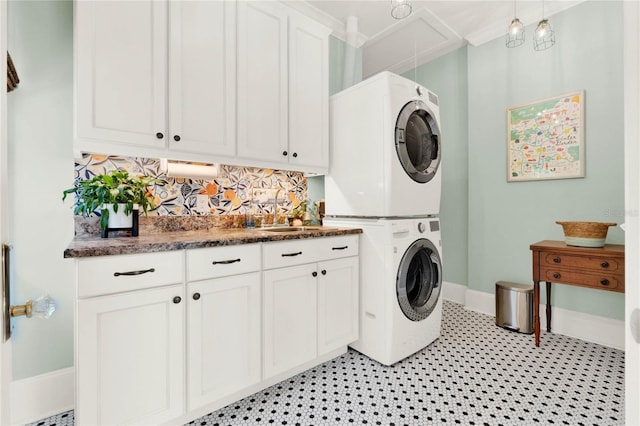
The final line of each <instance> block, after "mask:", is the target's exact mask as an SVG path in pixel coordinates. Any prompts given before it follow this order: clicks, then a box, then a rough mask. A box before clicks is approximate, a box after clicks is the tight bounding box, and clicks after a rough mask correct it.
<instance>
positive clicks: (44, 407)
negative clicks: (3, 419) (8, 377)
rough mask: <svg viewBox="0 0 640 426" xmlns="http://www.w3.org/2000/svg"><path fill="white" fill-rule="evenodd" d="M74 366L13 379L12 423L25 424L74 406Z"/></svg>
mask: <svg viewBox="0 0 640 426" xmlns="http://www.w3.org/2000/svg"><path fill="white" fill-rule="evenodd" d="M74 376H75V374H74V369H73V368H64V369H62V370H56V371H52V372H50V373H46V374H41V375H39V376H34V377H29V378H26V379H22V380H15V381H13V382H11V424H12V425H23V424H25V423H31V422H34V421H36V420H40V419H43V418H45V417H49V416H53V415H55V414H60V413H62V412H65V411H69V410H72V409H73V407H74Z"/></svg>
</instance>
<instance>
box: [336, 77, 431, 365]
mask: <svg viewBox="0 0 640 426" xmlns="http://www.w3.org/2000/svg"><path fill="white" fill-rule="evenodd" d="M330 105H331V168H330V171H329V174H328V175H327V176H326V177H325V200H326V203H325V209H326V215H325V220H324V224H325V225H328V226H350V227H358V228H362V229H363V235H362V237H361V245H360V265H361V266H360V338H359V340H358V341H356V342H355V343H353V344H352V345H351V346H352V347H353V348H354V349H356V350H357V351H359V352H362V353H363V354H365V355H367V356H369V357H370V358H372V359H375V360H376V361H378V362H380V363H382V364H385V365H392V364H394V363H396V362H398V361H400V360H401V359H403V358H406V357H407V356H409V355H411V354H413V353H415V352H417V351H420V350H421V349H423V348H425V347H426V346H428V345H429V344H430V343H432V342H433V341H434V340H436V339H437V338H438V336H439V335H440V321H441V318H442V297H441V290H442V255H441V239H440V221H439V219H438V215H439V213H440V194H441V187H442V185H441V168H440V163H441V158H442V150H441V138H440V123H439V121H440V113H439V108H438V97H437V96H436V95H435V94H433V93H432V92H430V91H429V90H427V89H426V88H424V87H422V86H420V85H418V84H416V83H415V82H413V81H410V80H407V79H405V78H403V77H400V76H398V75H395V74H392V73H389V72H383V73H380V74H377V75H375V76H373V77H371V78H369V79H367V80H365V81H362V82H360V83H359V84H357V85H355V86H353V87H351V88H349V89H346V90H344V91H343V92H340V93H338V94H336V95H334V96H332V97H331V103H330Z"/></svg>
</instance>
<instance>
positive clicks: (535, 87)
mask: <svg viewBox="0 0 640 426" xmlns="http://www.w3.org/2000/svg"><path fill="white" fill-rule="evenodd" d="M550 22H551V24H552V25H553V28H554V29H555V31H556V45H555V46H553V47H552V48H551V49H548V50H546V51H542V52H536V51H534V50H533V45H532V40H531V38H532V34H533V27H532V26H529V27H527V28H526V31H527V33H526V34H527V40H526V42H525V44H524V45H522V46H520V47H518V48H515V49H507V48H506V47H505V45H504V40H503V38H499V39H496V40H494V41H491V42H489V43H486V44H483V45H481V46H478V47H469V48H468V72H469V82H468V86H469V171H468V178H469V246H468V254H469V266H468V286H469V288H470V289H471V290H477V291H481V292H487V293H493V291H494V285H495V282H496V281H499V280H507V281H516V282H522V283H529V282H531V253H530V251H529V245H530V244H532V243H535V242H537V241H539V240H544V239H553V240H562V239H563V238H564V237H563V233H562V229H561V227H560V226H559V225H557V224H555V221H556V220H586V221H604V222H617V223H621V222H622V221H623V220H624V175H623V173H624V163H623V154H624V153H623V78H622V77H623V76H622V72H623V71H622V65H623V56H622V46H623V40H622V35H623V22H622V3H621V2H595V1H594V2H584V3H582V4H580V5H578V6H576V7H573V8H571V9H569V10H567V11H565V12H563V13H560V14H557V15H554V16H553V17H551V18H550ZM582 89H584V90H585V98H586V104H585V109H586V123H585V129H586V131H585V133H586V138H585V144H586V145H585V146H586V177H585V178H582V179H564V180H549V181H530V182H516V183H507V181H506V163H507V161H506V130H505V129H506V108H507V107H508V106H511V105H518V104H523V103H528V102H531V101H536V100H539V99H544V98H547V97H551V96H555V95H560V94H564V93H568V92H572V91H577V90H582ZM441 96H442V94H441ZM442 98H443V100H446V98H444V97H442ZM445 165H447V163H445ZM444 197H447V194H444V195H443V198H444ZM608 242H611V243H622V242H624V235H623V232H622V230H620V229H619V228H617V227H616V228H610V231H609V236H608ZM552 301H553V302H552V303H553V304H554V306H558V307H560V308H566V309H569V310H573V311H579V312H587V313H590V314H594V315H599V316H604V317H609V318H615V319H619V320H622V319H623V314H624V295H622V294H617V293H610V292H605V291H598V290H590V289H583V288H576V287H570V286H562V285H556V286H553V289H552Z"/></svg>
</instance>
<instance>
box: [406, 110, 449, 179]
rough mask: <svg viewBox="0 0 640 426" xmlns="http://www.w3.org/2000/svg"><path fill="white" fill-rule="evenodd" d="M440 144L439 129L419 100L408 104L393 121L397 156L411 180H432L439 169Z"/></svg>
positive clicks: (431, 115)
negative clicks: (394, 123) (394, 121)
mask: <svg viewBox="0 0 640 426" xmlns="http://www.w3.org/2000/svg"><path fill="white" fill-rule="evenodd" d="M440 143H441V142H440V129H439V128H438V124H437V123H436V120H435V119H434V118H433V114H432V113H431V112H430V110H429V108H428V107H427V105H426V104H425V103H424V102H422V101H420V100H415V101H411V102H409V103H407V104H406V105H405V106H404V107H403V108H402V110H401V111H400V114H399V115H398V120H397V121H396V152H397V153H398V159H399V160H400V164H402V167H403V168H404V171H405V172H406V173H407V174H408V175H409V177H411V179H413V180H414V181H416V182H418V183H426V182H429V181H430V180H431V179H433V177H434V176H435V174H436V172H437V171H438V167H439V166H440V159H441V149H440Z"/></svg>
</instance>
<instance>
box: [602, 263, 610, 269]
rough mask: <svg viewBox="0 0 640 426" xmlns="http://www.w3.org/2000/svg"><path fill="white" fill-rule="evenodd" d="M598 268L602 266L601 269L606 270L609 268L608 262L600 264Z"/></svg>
mask: <svg viewBox="0 0 640 426" xmlns="http://www.w3.org/2000/svg"><path fill="white" fill-rule="evenodd" d="M600 266H602V267H603V268H608V267H609V262H602V263H601V264H600Z"/></svg>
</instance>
